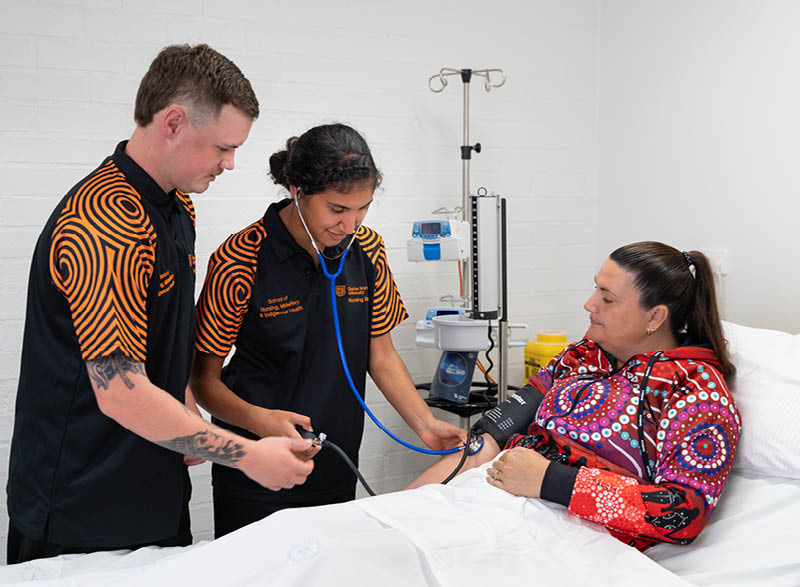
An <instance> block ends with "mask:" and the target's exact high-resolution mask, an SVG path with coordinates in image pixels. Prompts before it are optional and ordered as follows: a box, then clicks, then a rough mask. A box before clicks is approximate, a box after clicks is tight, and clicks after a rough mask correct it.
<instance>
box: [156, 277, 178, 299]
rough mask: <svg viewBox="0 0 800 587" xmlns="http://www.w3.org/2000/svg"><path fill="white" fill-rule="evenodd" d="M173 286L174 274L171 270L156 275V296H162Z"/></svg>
mask: <svg viewBox="0 0 800 587" xmlns="http://www.w3.org/2000/svg"><path fill="white" fill-rule="evenodd" d="M173 287H175V275H174V274H173V273H172V271H164V273H162V274H161V275H159V276H158V297H161V296H163V295H164V294H165V293H167V292H168V291H169V290H171V289H172V288H173Z"/></svg>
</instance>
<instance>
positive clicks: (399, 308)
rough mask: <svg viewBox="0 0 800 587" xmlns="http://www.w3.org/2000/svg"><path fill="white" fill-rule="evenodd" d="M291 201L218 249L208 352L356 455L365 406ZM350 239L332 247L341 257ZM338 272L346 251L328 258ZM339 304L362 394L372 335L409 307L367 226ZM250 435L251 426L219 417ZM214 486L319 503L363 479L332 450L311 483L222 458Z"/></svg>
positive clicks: (252, 393) (254, 397)
mask: <svg viewBox="0 0 800 587" xmlns="http://www.w3.org/2000/svg"><path fill="white" fill-rule="evenodd" d="M290 203H291V200H289V199H286V200H283V201H282V202H279V203H276V204H272V205H271V206H270V207H269V208H268V209H267V212H266V214H265V215H264V217H263V218H262V219H261V220H259V221H257V222H255V223H253V224H251V225H250V226H249V227H247V228H245V229H244V230H242V231H240V232H238V233H236V234H234V235H232V236H230V237H229V238H228V239H227V240H226V241H225V242H224V243H223V244H222V245H221V246H220V247H219V249H217V250H216V251H215V252H214V254H213V255H212V256H211V260H210V262H209V267H208V275H207V276H206V281H205V285H204V287H203V293H202V294H201V296H200V300H199V301H198V305H197V342H196V348H197V350H199V351H202V352H205V353H209V354H214V355H217V356H220V357H225V356H227V355H228V352H229V351H230V350H231V348H232V346H233V345H234V344H235V346H236V351H235V352H234V354H233V357H232V358H231V360H230V363H229V364H228V365H227V366H226V367H225V368H224V369H223V373H222V380H223V382H224V383H225V384H226V385H227V386H228V388H230V389H231V390H232V391H233V392H234V393H236V394H237V395H238V396H240V397H241V398H243V399H244V400H246V401H248V402H249V403H251V404H254V405H257V406H261V407H263V408H268V409H279V410H288V411H292V412H297V413H300V414H304V415H306V416H309V417H311V424H312V426H313V428H314V430H315V431H316V432H325V433H326V434H327V435H328V437H329V438H330V440H331V441H333V442H334V443H336V444H337V445H339V446H340V447H341V448H342V449H343V450H344V451H345V452H347V454H348V455H349V456H350V458H351V459H353V461H355V462H358V461H357V459H358V448H359V445H360V444H361V436H362V432H363V428H364V412H363V409H362V408H361V406H360V405H359V403H358V401H357V400H356V398H355V397H353V393H352V391H351V390H350V388H349V386H348V383H347V380H346V378H345V375H344V371H343V369H342V365H341V362H340V359H339V351H338V347H337V344H336V338H335V333H334V328H333V315H332V313H331V302H330V282H329V280H328V278H326V277H325V276H324V275H323V274H322V271H321V269H319V268H317V267H315V264H314V260H313V259H312V257H311V256H310V255H309V254H308V252H306V251H305V250H304V249H303V248H302V247H300V246H299V245H298V244H297V243H296V242H295V241H294V239H293V238H292V236H291V235H290V234H289V231H288V230H287V229H286V227H285V226H284V224H283V221H282V220H281V219H280V217H279V216H278V211H279V210H280V209H281V208H283V207H284V206H287V205H289V204H290ZM341 250H343V247H341V248H339V247H332V248H328V249H326V250H325V254H326V255H327V256H329V257H332V256H337V255H338V254H339V253H340V252H341ZM327 265H328V270H329V271H330V272H331V273H333V272H335V271H336V270H337V269H338V267H339V260H338V259H337V260H335V261H328V262H327ZM335 291H336V303H337V308H338V313H339V321H340V324H341V327H342V338H343V342H344V349H345V354H346V356H347V361H348V363H349V367H350V371H351V374H352V377H353V380H354V382H355V384H356V386H357V388H358V392H359V393H360V394H361V396H362V397H363V396H364V385H365V380H366V373H367V367H368V365H369V346H370V339H371V338H372V337H376V336H381V335H383V334H386V333H388V332H389V331H390V330H391V329H392V328H394V327H395V326H396V325H397V324H399V323H400V322H401V321H403V320H404V319H405V318H406V317H407V316H408V314H407V313H406V311H405V308H404V306H403V302H402V300H401V299H400V295H399V293H398V291H397V287H396V285H395V283H394V279H393V278H392V274H391V271H390V270H389V266H388V264H387V262H386V253H385V250H384V246H383V239H381V237H380V235H378V233H376V232H375V231H374V230H371V229H369V228H367V227H366V226H362V227H361V228H360V229H359V231H358V233H357V234H356V236H355V242H354V243H353V246H352V247H351V249H350V252H349V253H348V254H347V257H346V258H345V262H344V267H343V270H342V274H341V275H340V276H339V277H338V279H337V280H336V290H335ZM215 422H217V424H219V425H220V426H222V427H225V428H228V429H230V430H233V431H235V432H237V433H239V434H241V435H243V436H246V437H248V438H255V437H254V435H253V434H252V433H250V432H248V431H246V430H242V429H239V428H236V427H234V426H231V425H229V424H227V423H226V422H222V421H218V420H215ZM213 483H214V488H215V490H220V491H223V492H224V493H227V494H230V495H239V496H241V497H246V498H249V499H261V500H264V501H267V502H273V503H304V502H305V503H313V502H316V501H321V500H324V499H326V498H327V497H330V496H334V495H341V494H342V493H343V492H346V491H348V490H349V489H352V488H354V487H355V476H354V475H353V473H352V472H351V471H350V470H349V469H348V468H347V466H346V465H345V464H344V462H342V460H341V457H340V456H338V455H337V454H335V453H334V452H332V451H326V450H323V451H321V452H320V453H319V454H318V455H317V456H316V457H315V465H314V471H313V473H312V474H311V475H310V476H309V477H308V480H307V481H306V483H305V484H304V485H300V486H297V487H295V488H292V489H284V490H281V491H278V492H272V491H269V490H266V489H264V488H262V487H260V486H259V485H257V484H256V483H254V482H253V481H251V480H250V479H248V478H247V477H246V476H245V475H244V474H242V473H241V472H240V471H238V470H235V469H230V468H228V467H218V466H214V467H213Z"/></svg>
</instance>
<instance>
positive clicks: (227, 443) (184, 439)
mask: <svg viewBox="0 0 800 587" xmlns="http://www.w3.org/2000/svg"><path fill="white" fill-rule="evenodd" d="M156 444H158V445H159V446H163V447H164V448H168V449H170V450H174V451H176V452H179V453H183V454H185V455H189V456H193V457H200V458H202V459H206V460H209V461H213V462H215V463H219V464H220V465H227V466H229V467H232V466H234V465H235V464H236V463H237V462H239V460H240V459H241V458H242V457H243V456H244V455H245V454H247V453H246V451H245V450H244V445H242V444H239V443H237V442H234V441H232V440H225V439H224V438H223V437H222V436H220V435H219V434H217V433H216V432H214V431H212V430H203V431H202V432H198V433H196V434H191V435H189V436H179V437H178V438H173V439H172V440H160V441H157V442H156Z"/></svg>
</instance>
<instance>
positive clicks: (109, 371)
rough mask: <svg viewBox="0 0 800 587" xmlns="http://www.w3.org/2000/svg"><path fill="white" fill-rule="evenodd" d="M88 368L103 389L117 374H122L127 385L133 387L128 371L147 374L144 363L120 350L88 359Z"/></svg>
mask: <svg viewBox="0 0 800 587" xmlns="http://www.w3.org/2000/svg"><path fill="white" fill-rule="evenodd" d="M86 368H87V370H88V371H89V376H90V377H91V378H92V380H93V381H94V383H95V385H96V386H97V387H101V388H103V389H108V384H109V383H111V380H112V379H114V377H115V376H116V375H119V376H120V379H122V383H124V384H125V387H127V388H128V389H133V388H134V383H133V381H131V380H130V378H129V377H128V373H137V374H139V375H145V371H144V363H140V362H137V361H134V360H133V359H129V358H128V357H126V356H125V355H123V354H122V353H120V352H119V351H117V352H115V353H113V354H111V355H109V356H107V357H102V358H100V359H95V360H94V361H86Z"/></svg>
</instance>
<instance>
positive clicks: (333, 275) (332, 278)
mask: <svg viewBox="0 0 800 587" xmlns="http://www.w3.org/2000/svg"><path fill="white" fill-rule="evenodd" d="M300 193H301V192H300V190H299V189H297V191H296V192H295V195H294V197H293V198H292V199H293V200H294V206H295V208H297V214H298V216H299V217H300V222H302V224H303V228H304V229H305V231H306V234H307V235H308V238H309V239H311V245H312V246H313V247H314V250H315V251H316V253H317V258H318V259H319V266H320V268H321V269H322V273H323V274H324V275H325V277H327V278H328V280H329V281H330V285H331V288H330V294H331V295H330V297H331V312H332V313H333V328H334V330H335V332H336V344H337V345H338V347H339V358H340V359H341V362H342V368H343V369H344V375H345V377H346V378H347V383H348V384H349V385H350V391H352V392H353V395H354V396H355V398H356V399H357V400H358V403H359V404H361V407H362V408H364V412H366V414H367V415H368V416H369V417H370V419H371V420H372V421H373V422H375V425H376V426H377V427H378V428H380V429H381V430H383V431H384V432H385V433H386V434H387V436H389V438H391V439H392V440H394V441H395V442H398V443H399V444H402V445H403V446H405V447H406V448H410V449H411V450H415V451H417V452H421V453H424V454H428V455H448V454H452V453H456V452H458V451H460V450H462V449H464V448H466V447H467V445H464V446H458V447H456V448H450V449H447V450H431V449H428V448H422V447H419V446H414V445H413V444H409V443H408V442H406V441H405V440H403V439H401V438H398V437H397V436H395V435H394V434H393V433H392V432H391V431H390V430H389V429H387V428H386V427H385V426H384V425H383V424H382V423H381V421H380V420H378V418H377V417H376V416H375V414H373V413H372V411H371V410H370V409H369V407H367V404H366V403H365V402H364V399H363V398H362V397H361V395H360V394H359V393H358V390H357V389H356V385H355V383H354V382H353V377H352V376H351V375H350V367H349V366H348V365H347V357H346V356H345V354H344V344H343V343H342V329H341V326H340V324H339V312H338V310H337V307H336V278H337V277H339V275H341V273H342V269H343V268H344V260H345V258H346V257H347V253H349V252H350V247H351V246H353V241H354V240H356V233H357V232H358V230H359V228H361V225H360V224H359V225H356V226H355V227H354V228H353V234H352V235H351V236H350V242H349V243H348V244H347V247H346V248H345V250H344V252H343V253H341V254H340V255H339V256H338V257H332V258H328V257H326V256H325V255H323V254H322V252H321V251H320V250H319V247H317V243H316V242H314V237H313V236H311V231H310V230H308V225H306V221H305V218H303V213H302V212H301V211H300V205H299V204H298V202H297V200H298V196H299V195H300ZM325 259H329V260H331V261H334V260H336V259H339V269H337V271H336V272H335V273H331V272H329V271H328V267H327V266H326V265H325ZM481 440H482V439H481ZM482 445H483V443H482V442H481V446H480V447H478V448H477V450H474V452H469V453H468V454H475V453H477V452H478V451H479V450H480V448H481V447H482ZM470 449H471V450H472V449H473V447H472V446H470Z"/></svg>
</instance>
